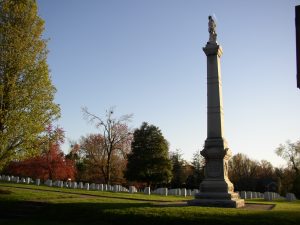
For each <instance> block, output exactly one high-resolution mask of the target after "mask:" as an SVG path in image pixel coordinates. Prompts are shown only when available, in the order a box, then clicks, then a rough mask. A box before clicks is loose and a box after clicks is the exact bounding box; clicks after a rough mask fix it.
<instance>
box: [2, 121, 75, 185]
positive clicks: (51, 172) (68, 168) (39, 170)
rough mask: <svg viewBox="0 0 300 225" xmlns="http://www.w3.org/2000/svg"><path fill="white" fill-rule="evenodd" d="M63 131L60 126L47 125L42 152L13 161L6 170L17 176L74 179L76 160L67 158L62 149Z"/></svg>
mask: <svg viewBox="0 0 300 225" xmlns="http://www.w3.org/2000/svg"><path fill="white" fill-rule="evenodd" d="M63 133H64V132H63V130H62V129H60V128H56V129H53V128H52V126H49V127H47V130H46V134H47V135H46V136H45V138H44V139H43V140H44V142H43V144H41V146H40V147H41V148H42V152H41V154H40V155H39V156H36V157H32V158H29V159H26V160H23V161H14V162H11V163H10V164H9V166H8V167H7V168H6V170H5V172H6V173H7V174H12V175H15V176H21V177H31V178H34V179H36V178H40V179H42V180H47V179H52V180H67V179H74V177H75V173H76V169H75V166H74V162H73V161H72V160H69V159H66V158H65V156H64V153H63V152H62V151H61V149H60V145H61V144H62V143H63V139H64V134H63ZM47 142H48V143H47ZM46 146H47V147H46Z"/></svg>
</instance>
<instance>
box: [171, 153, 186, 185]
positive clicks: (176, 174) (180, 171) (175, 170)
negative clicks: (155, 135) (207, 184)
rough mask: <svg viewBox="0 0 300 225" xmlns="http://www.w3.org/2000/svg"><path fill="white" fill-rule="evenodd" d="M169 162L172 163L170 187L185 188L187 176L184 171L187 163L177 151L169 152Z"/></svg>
mask: <svg viewBox="0 0 300 225" xmlns="http://www.w3.org/2000/svg"><path fill="white" fill-rule="evenodd" d="M170 159H171V162H172V180H171V187H173V188H180V187H183V186H185V183H186V179H187V178H188V174H187V171H186V165H187V162H185V160H184V159H183V158H182V153H181V152H180V150H179V149H176V151H175V152H171V157H170Z"/></svg>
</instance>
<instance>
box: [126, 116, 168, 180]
mask: <svg viewBox="0 0 300 225" xmlns="http://www.w3.org/2000/svg"><path fill="white" fill-rule="evenodd" d="M131 151H132V152H131V153H130V154H129V155H128V164H127V171H126V173H125V177H126V178H127V180H130V181H139V182H146V183H147V185H148V186H149V185H157V184H167V183H169V182H170V180H171V178H172V165H171V161H170V159H169V146H168V142H167V141H166V139H165V138H164V137H163V135H162V133H161V131H160V130H159V128H158V127H156V126H154V125H149V124H148V123H146V122H144V123H143V124H142V125H141V127H140V128H139V129H136V130H135V131H134V134H133V141H132V144H131Z"/></svg>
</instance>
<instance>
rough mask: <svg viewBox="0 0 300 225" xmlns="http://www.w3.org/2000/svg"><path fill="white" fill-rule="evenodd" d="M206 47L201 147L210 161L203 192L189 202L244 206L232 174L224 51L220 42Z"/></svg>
mask: <svg viewBox="0 0 300 225" xmlns="http://www.w3.org/2000/svg"><path fill="white" fill-rule="evenodd" d="M203 51H204V52H205V54H206V56H207V139H206V141H205V145H204V149H203V150H202V151H201V155H203V156H204V157H205V161H206V166H205V179H204V180H203V182H202V183H201V184H200V192H199V193H198V194H196V195H195V199H194V200H192V201H190V202H189V205H201V206H216V207H233V208H238V207H243V206H244V204H245V203H244V200H243V199H240V198H239V195H238V194H237V193H234V187H233V184H232V183H231V182H230V180H229V178H228V160H229V158H230V157H231V151H230V149H229V147H228V145H227V142H226V140H225V138H224V114H223V98H222V82H221V64H220V57H221V56H222V53H223V51H222V48H221V46H219V45H218V44H217V42H208V43H207V45H206V46H205V48H203Z"/></svg>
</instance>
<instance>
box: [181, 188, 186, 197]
mask: <svg viewBox="0 0 300 225" xmlns="http://www.w3.org/2000/svg"><path fill="white" fill-rule="evenodd" d="M181 196H184V197H186V189H185V188H182V189H181Z"/></svg>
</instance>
